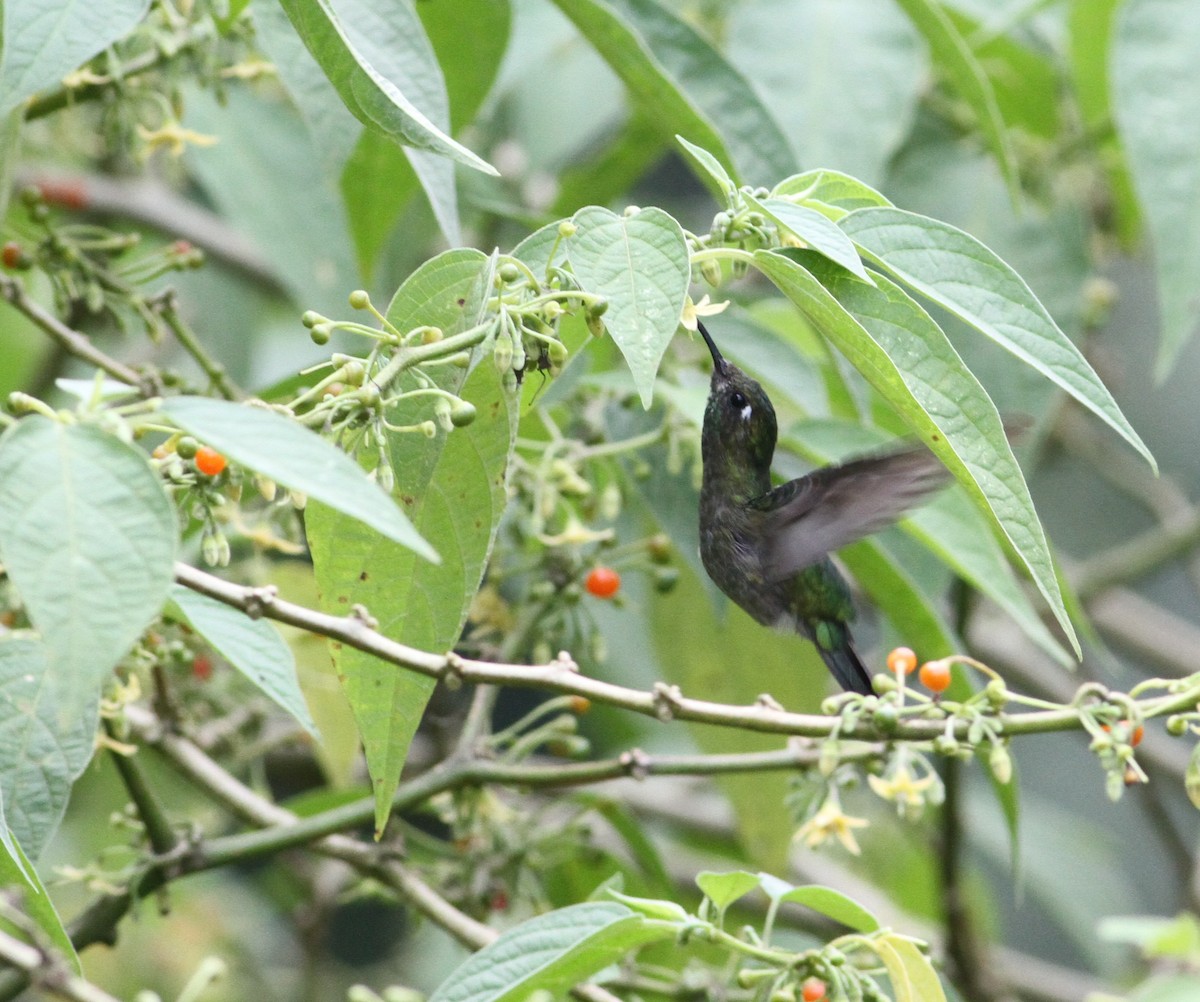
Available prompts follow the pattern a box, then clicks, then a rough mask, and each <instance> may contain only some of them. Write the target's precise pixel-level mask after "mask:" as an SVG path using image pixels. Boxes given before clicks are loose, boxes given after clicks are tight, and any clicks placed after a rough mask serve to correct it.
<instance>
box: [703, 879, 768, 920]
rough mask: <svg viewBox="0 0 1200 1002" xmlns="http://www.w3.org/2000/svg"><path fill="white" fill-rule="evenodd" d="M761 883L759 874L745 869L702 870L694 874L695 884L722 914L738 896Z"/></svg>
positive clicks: (741, 896) (747, 892)
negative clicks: (726, 871)
mask: <svg viewBox="0 0 1200 1002" xmlns="http://www.w3.org/2000/svg"><path fill="white" fill-rule="evenodd" d="M761 883H762V878H761V876H760V875H759V874H757V873H749V872H748V871H746V870H731V871H729V872H728V873H714V872H712V871H711V870H704V871H702V872H700V873H697V874H696V886H697V887H699V888H700V890H701V891H703V892H704V896H705V897H707V898H708V899H709V900H710V901H711V902H712V903H713V904H714V905H716V907H717V911H719V912H721V913H722V914H724V912H725V909H726V908H728V907H729V906H730V905H731V904H733V903H734V902H735V901H737V900H738V898H743V897H745V896H746V895H747V894H749V893H750V892H751V891H752V890H754V889H755V888H756V887H758V886H759V885H760V884H761Z"/></svg>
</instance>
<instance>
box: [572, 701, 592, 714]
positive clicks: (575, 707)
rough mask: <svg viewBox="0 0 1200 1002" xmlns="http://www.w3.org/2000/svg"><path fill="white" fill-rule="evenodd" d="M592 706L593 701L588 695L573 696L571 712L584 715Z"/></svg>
mask: <svg viewBox="0 0 1200 1002" xmlns="http://www.w3.org/2000/svg"><path fill="white" fill-rule="evenodd" d="M591 708H592V701H591V700H590V699H588V698H587V696H572V697H571V712H572V713H574V714H576V715H577V716H580V717H582V716H583V715H584V714H585V713H587V712H588V710H590V709H591Z"/></svg>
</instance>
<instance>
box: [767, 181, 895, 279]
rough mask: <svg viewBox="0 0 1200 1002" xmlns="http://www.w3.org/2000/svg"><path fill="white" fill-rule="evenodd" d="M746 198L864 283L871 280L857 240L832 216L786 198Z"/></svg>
mask: <svg viewBox="0 0 1200 1002" xmlns="http://www.w3.org/2000/svg"><path fill="white" fill-rule="evenodd" d="M746 200H747V201H748V202H750V204H752V205H755V206H757V207H758V208H759V209H760V210H761V211H762V212H763V213H764V214H765V215H767V216H769V217H770V218H771V219H773V220H774V221H775V223H776V224H777V225H778V226H779V227H780V228H781V229H783V230H784V231H785V232H786V233H790V234H792V236H795V237H799V238H800V240H802V241H804V245H805V246H806V247H808V248H809V249H811V250H815V251H816V252H817V253H818V254H823V255H824V256H825V257H827V258H829V260H830V261H833V262H834V263H835V264H840V265H841V266H842V267H843V268H845V269H846V270H847V271H849V272H850V273H851V274H853V275H855V276H857V277H858V278H861V279H862V280H863V281H864V282H870V281H871V276H870V275H868V274H867V269H866V267H865V266H864V265H863V263H862V258H860V257H859V256H858V251H857V250H855V249H854V241H853V240H851V239H850V238H849V237H848V236H846V234H845V233H844V232H843V231H842V229H841V228H840V227H839V226H838V225H837V223H835V222H834V221H833V220H832V219H830V218H829V217H828V216H826V215H824V214H822V213H820V212H818V211H817V210H816V209H810V208H808V206H805V205H797V204H796V203H795V202H791V201H788V199H786V198H764V199H762V200H761V201H759V200H758V199H756V198H754V196H753V195H747V196H746Z"/></svg>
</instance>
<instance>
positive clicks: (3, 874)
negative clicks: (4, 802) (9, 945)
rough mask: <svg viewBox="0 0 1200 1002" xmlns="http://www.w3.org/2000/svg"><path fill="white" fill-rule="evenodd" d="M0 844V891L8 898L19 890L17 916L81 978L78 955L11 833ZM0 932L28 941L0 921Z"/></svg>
mask: <svg viewBox="0 0 1200 1002" xmlns="http://www.w3.org/2000/svg"><path fill="white" fill-rule="evenodd" d="M0 841H2V842H3V844H4V850H5V851H4V852H0V887H3V888H4V889H5V891H6V892H7V893H10V894H11V893H12V892H13V891H16V890H18V889H19V890H20V892H21V897H20V899H19V900H18V901H17V902H16V903H17V904H18V905H19V907H20V909H21V914H22V915H24V916H25V917H26V918H28V919H31V920H32V921H33V922H34V924H35V925H36V926H37V929H38V932H39V933H40V934H41V936H43V937H44V940H43V942H48V943H50V944H51V945H52V946H53V947H54V949H55V950H56V951H57V952H58V955H59V958H61V959H63V960H65V961H66V962H67V965H68V966H69V967H70V968H71V970H72V971H73V972H74V973H75V974H76V975H82V974H83V968H82V966H81V965H80V963H79V954H77V953H76V952H75V946H74V944H73V943H72V942H71V936H70V934H69V933H68V932H67V930H66V929H65V928H64V927H63V924H62V919H61V918H59V915H58V911H57V909H56V908H55V907H54V902H53V901H51V900H50V895H49V894H47V893H46V888H45V887H44V886H43V884H42V881H41V878H40V877H38V874H37V870H35V869H34V868H33V864H31V863H30V862H29V860H28V859H26V858H25V853H24V852H22V851H21V847H20V846H19V845H17V844H16V842H14V841H13V837H12V833H11V832H8V831H4V832H3V834H2V835H0ZM0 928H3V929H4V930H5V931H6V932H8V934H9V935H10V936H16V937H18V938H20V939H25V940H28V939H29V937H28V929H21V928H18V927H17V926H16V925H15V924H13V923H11V922H8V921H7V920H5V919H0ZM56 959H58V958H56Z"/></svg>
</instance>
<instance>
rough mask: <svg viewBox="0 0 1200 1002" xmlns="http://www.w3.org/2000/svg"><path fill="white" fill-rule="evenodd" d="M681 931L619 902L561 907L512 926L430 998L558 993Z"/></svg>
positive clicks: (457, 1001)
mask: <svg viewBox="0 0 1200 1002" xmlns="http://www.w3.org/2000/svg"><path fill="white" fill-rule="evenodd" d="M678 931H679V930H678V927H677V925H675V924H674V923H668V922H656V921H654V920H651V919H647V918H646V917H645V916H643V915H641V914H639V913H638V912H635V911H633V910H632V909H630V908H627V907H625V905H622V904H617V903H616V902H608V901H592V902H588V903H587V904H581V905H571V906H570V907H568V908H560V909H559V910H558V911H553V912H549V913H547V914H545V915H539V916H537V918H532V919H530V920H529V921H527V922H522V923H521V924H520V925H518V926H516V927H515V928H512V929H509V930H508V931H507V932H505V933H504V934H503V935H502V936H501V937H500V938H499V939H497V940H496V941H495V942H494V943H491V944H489V945H488V946H485V947H484V948H483V949H482V950H480V951H479V952H478V953H476V954H475V955H474V956H472V957H470V958H468V959H467V961H466V962H465V963H464V964H462V966H461V967H459V968H458V970H456V971H455V972H454V973H453V974H451V975H450V977H449V978H447V979H446V980H445V981H444V982H443V983H442V985H441V987H440V988H438V990H437V991H436V992H434V993H433V995H432V996H430V999H429V1002H518V1000H521V1002H523V1000H526V999H528V998H529V997H530V995H531V994H532V993H534V992H537V991H538V990H541V991H545V992H552V993H555V994H554V996H553V997H558V993H559V992H565V990H566V989H568V988H570V987H571V986H572V985H574V984H576V983H578V982H580V981H582V980H583V979H585V978H587V977H590V976H591V975H593V974H595V973H596V972H598V971H601V970H603V969H604V968H605V967H608V966H609V965H610V964H615V963H616V962H617V961H618V960H620V959H621V958H622V957H623V956H624V955H625V954H626V953H628V952H629V951H630V950H632V949H633V948H634V947H637V946H641V945H643V944H645V943H651V942H654V941H655V940H661V939H671V938H673V937H674V936H675V935H676V934H677V933H678Z"/></svg>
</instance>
